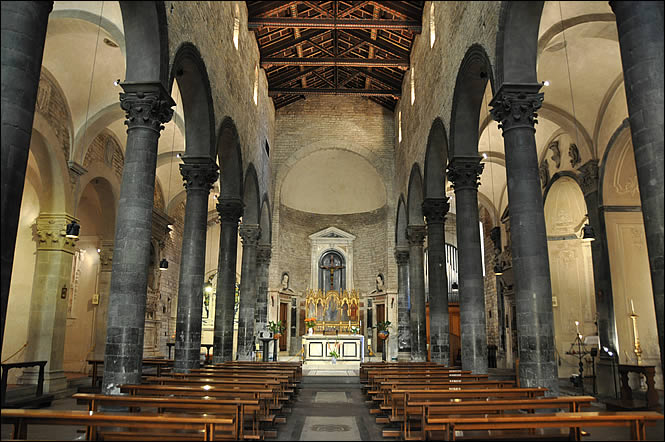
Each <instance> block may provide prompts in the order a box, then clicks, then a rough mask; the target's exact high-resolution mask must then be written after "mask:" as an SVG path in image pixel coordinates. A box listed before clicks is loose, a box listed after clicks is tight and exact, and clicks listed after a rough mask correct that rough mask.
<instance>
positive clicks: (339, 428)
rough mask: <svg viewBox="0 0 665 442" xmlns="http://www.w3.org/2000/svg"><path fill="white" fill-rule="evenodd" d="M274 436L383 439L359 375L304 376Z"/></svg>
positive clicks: (325, 438) (306, 438)
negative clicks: (294, 398) (287, 413)
mask: <svg viewBox="0 0 665 442" xmlns="http://www.w3.org/2000/svg"><path fill="white" fill-rule="evenodd" d="M277 440H315V441H319V440H383V438H382V436H381V427H380V426H379V425H377V424H376V421H375V417H374V415H370V414H369V409H368V408H367V406H366V405H365V398H364V397H363V395H362V392H361V390H360V383H359V382H358V377H351V376H348V377H339V376H304V377H303V380H302V389H301V390H300V393H299V394H298V398H297V401H296V402H295V403H294V404H293V407H292V412H291V414H290V415H289V416H288V418H287V423H286V424H284V425H280V426H279V427H278V432H277Z"/></svg>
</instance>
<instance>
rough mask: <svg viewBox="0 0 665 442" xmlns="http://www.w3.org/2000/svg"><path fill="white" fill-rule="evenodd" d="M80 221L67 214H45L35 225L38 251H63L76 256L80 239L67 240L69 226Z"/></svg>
mask: <svg viewBox="0 0 665 442" xmlns="http://www.w3.org/2000/svg"><path fill="white" fill-rule="evenodd" d="M74 220H76V222H78V219H76V218H74V217H72V216H69V215H67V214H56V213H43V214H41V215H39V216H38V217H37V220H36V223H35V230H34V232H35V239H36V241H37V250H52V251H62V252H67V253H71V254H74V248H75V246H76V242H77V241H78V238H67V236H65V234H66V233H67V224H69V223H71V222H72V221H74Z"/></svg>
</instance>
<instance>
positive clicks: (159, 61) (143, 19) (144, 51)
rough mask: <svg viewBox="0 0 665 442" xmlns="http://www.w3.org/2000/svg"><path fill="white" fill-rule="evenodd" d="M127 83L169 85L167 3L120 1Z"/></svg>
mask: <svg viewBox="0 0 665 442" xmlns="http://www.w3.org/2000/svg"><path fill="white" fill-rule="evenodd" d="M119 3H120V10H121V12H122V23H123V27H124V31H125V50H126V63H125V65H126V69H125V82H140V83H146V82H154V83H161V84H162V86H164V87H165V86H166V85H167V84H168V66H169V41H168V29H167V20H166V9H165V6H164V2H160V1H146V2H133V1H121V2H119Z"/></svg>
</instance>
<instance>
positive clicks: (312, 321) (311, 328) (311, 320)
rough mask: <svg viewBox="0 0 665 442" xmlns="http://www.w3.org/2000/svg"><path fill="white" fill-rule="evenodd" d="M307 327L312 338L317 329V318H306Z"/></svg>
mask: <svg viewBox="0 0 665 442" xmlns="http://www.w3.org/2000/svg"><path fill="white" fill-rule="evenodd" d="M305 325H306V326H307V334H308V335H310V336H312V333H314V327H316V318H305Z"/></svg>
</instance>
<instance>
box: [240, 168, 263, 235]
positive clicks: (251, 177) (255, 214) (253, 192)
mask: <svg viewBox="0 0 665 442" xmlns="http://www.w3.org/2000/svg"><path fill="white" fill-rule="evenodd" d="M242 200H243V204H244V205H245V209H244V212H243V215H242V222H243V223H245V224H259V214H260V206H259V204H260V198H259V180H258V178H257V176H256V169H255V168H254V165H253V164H251V163H250V165H249V167H248V168H247V172H246V174H245V184H244V186H243V199H242Z"/></svg>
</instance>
